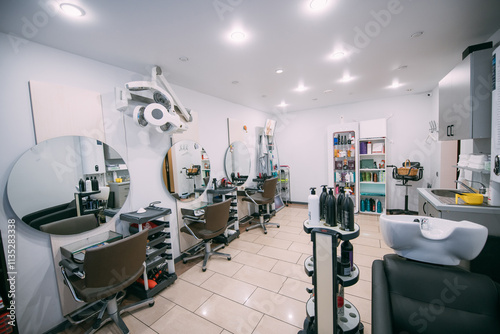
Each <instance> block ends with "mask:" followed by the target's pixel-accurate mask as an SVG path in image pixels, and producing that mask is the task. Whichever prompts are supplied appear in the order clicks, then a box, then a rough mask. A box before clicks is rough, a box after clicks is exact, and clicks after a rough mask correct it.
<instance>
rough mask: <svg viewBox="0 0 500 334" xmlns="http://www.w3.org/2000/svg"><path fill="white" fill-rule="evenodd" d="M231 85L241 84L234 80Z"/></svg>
mask: <svg viewBox="0 0 500 334" xmlns="http://www.w3.org/2000/svg"><path fill="white" fill-rule="evenodd" d="M231 83H232V84H233V85H237V84H239V83H240V82H239V81H237V80H234V81H231Z"/></svg>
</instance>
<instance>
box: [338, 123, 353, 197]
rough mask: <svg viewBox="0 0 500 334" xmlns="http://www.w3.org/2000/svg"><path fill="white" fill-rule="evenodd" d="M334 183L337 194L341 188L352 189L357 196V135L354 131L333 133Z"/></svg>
mask: <svg viewBox="0 0 500 334" xmlns="http://www.w3.org/2000/svg"><path fill="white" fill-rule="evenodd" d="M333 160H334V164H333V182H334V184H335V193H336V194H338V193H339V188H340V187H343V188H344V189H350V190H351V195H352V196H353V197H354V196H356V194H357V187H356V135H355V132H354V131H342V132H334V133H333Z"/></svg>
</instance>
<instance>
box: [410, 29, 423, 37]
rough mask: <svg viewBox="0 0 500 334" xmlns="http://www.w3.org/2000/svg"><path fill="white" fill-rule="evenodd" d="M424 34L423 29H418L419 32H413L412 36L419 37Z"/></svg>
mask: <svg viewBox="0 0 500 334" xmlns="http://www.w3.org/2000/svg"><path fill="white" fill-rule="evenodd" d="M423 34H424V32H423V31H417V32H414V33H413V34H411V36H410V37H411V38H417V37H420V36H422V35H423Z"/></svg>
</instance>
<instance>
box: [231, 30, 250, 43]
mask: <svg viewBox="0 0 500 334" xmlns="http://www.w3.org/2000/svg"><path fill="white" fill-rule="evenodd" d="M230 37H231V40H233V41H235V42H242V41H244V40H245V39H246V38H247V36H246V35H245V33H244V32H243V31H240V30H236V31H233V32H232V33H231V35H230Z"/></svg>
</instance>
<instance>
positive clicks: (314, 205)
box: [307, 187, 319, 225]
mask: <svg viewBox="0 0 500 334" xmlns="http://www.w3.org/2000/svg"><path fill="white" fill-rule="evenodd" d="M309 189H311V194H310V195H309V197H307V209H308V211H309V212H308V214H309V223H310V224H311V225H318V224H319V197H318V195H316V187H312V188H309Z"/></svg>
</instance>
